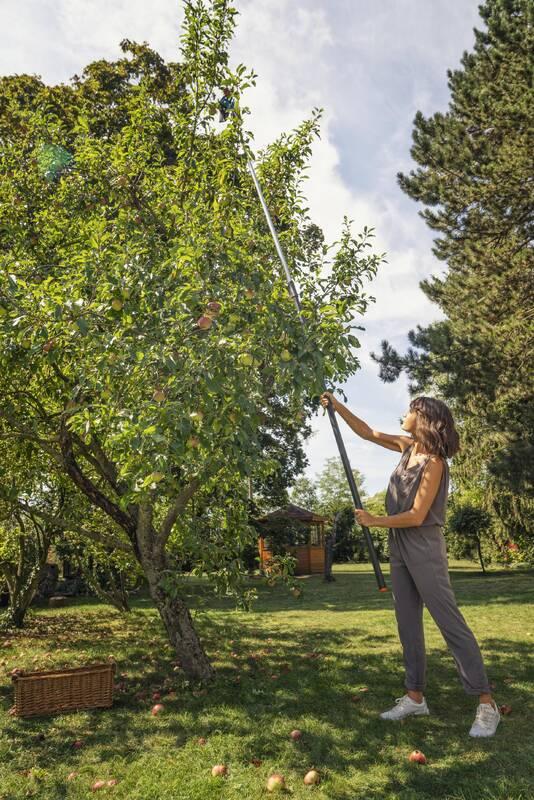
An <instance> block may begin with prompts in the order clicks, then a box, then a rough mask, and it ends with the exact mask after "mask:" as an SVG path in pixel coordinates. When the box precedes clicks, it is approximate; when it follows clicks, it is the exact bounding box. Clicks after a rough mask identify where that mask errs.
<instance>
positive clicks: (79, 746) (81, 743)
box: [72, 739, 83, 750]
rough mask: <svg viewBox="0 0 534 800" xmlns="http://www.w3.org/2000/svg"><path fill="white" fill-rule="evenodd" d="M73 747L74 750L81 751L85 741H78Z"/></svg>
mask: <svg viewBox="0 0 534 800" xmlns="http://www.w3.org/2000/svg"><path fill="white" fill-rule="evenodd" d="M72 747H73V749H74V750H81V749H82V747H83V741H82V740H81V739H76V740H75V741H74V742H73V743H72Z"/></svg>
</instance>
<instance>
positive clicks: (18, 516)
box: [0, 440, 68, 628]
mask: <svg viewBox="0 0 534 800" xmlns="http://www.w3.org/2000/svg"><path fill="white" fill-rule="evenodd" d="M0 454H1V466H0V472H1V475H0V584H3V585H5V587H6V589H7V591H8V594H9V605H8V609H7V614H6V615H4V625H5V626H7V627H9V626H10V625H13V626H15V627H16V628H22V627H23V625H24V620H25V617H26V613H27V611H28V608H29V607H30V605H31V603H32V601H33V599H34V597H35V594H36V592H37V588H38V585H39V578H40V575H41V571H42V568H43V566H44V565H45V564H46V561H47V557H48V552H49V549H50V546H51V544H52V543H53V541H54V540H55V539H56V538H57V536H58V534H59V533H60V531H61V529H60V528H59V527H58V526H57V525H55V524H54V522H53V520H54V518H55V517H56V516H58V515H61V514H62V513H63V512H64V511H65V510H66V500H67V494H68V493H67V491H66V489H65V487H64V486H62V485H61V482H60V481H56V482H55V483H53V482H52V481H51V480H50V465H49V464H47V461H48V458H47V457H46V455H45V456H44V457H43V454H42V453H39V451H38V450H37V449H36V448H35V447H33V445H32V444H31V443H28V442H22V443H21V442H18V441H16V440H15V441H9V442H6V441H5V440H4V441H2V440H0ZM43 514H44V515H45V517H46V519H43Z"/></svg>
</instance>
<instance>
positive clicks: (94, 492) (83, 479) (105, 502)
mask: <svg viewBox="0 0 534 800" xmlns="http://www.w3.org/2000/svg"><path fill="white" fill-rule="evenodd" d="M59 439H60V445H61V453H62V456H63V464H64V466H65V469H66V470H67V472H68V474H69V476H70V478H71V479H72V480H73V482H74V483H75V484H76V486H77V487H78V488H79V489H81V491H82V492H83V493H84V494H85V495H86V496H87V497H88V498H89V500H90V501H91V503H92V504H93V505H95V506H98V508H101V509H102V510H103V511H105V513H106V514H107V515H108V517H111V518H112V519H113V520H115V522H116V523H117V524H118V525H120V527H121V528H123V529H124V530H125V531H126V532H127V533H128V535H129V537H130V539H131V540H132V541H135V521H134V520H133V519H132V518H131V517H130V516H129V515H128V514H126V513H125V512H124V511H123V510H122V509H121V508H119V506H118V505H117V504H116V503H113V502H112V501H111V500H110V499H109V498H108V497H106V495H105V494H103V493H102V492H101V491H100V489H97V487H96V486H95V484H94V483H93V482H92V481H91V480H90V479H89V478H88V477H87V475H85V474H84V473H83V472H82V470H81V469H80V466H79V464H78V462H77V461H76V458H75V457H74V451H73V446H72V437H71V435H70V431H69V430H68V428H67V425H66V420H65V419H63V420H62V421H61V428H60V436H59Z"/></svg>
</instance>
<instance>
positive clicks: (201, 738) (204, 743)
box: [197, 736, 208, 747]
mask: <svg viewBox="0 0 534 800" xmlns="http://www.w3.org/2000/svg"><path fill="white" fill-rule="evenodd" d="M207 743H208V740H207V739H204V737H203V736H200V738H198V739H197V744H199V745H200V746H201V747H204V746H205V745H207Z"/></svg>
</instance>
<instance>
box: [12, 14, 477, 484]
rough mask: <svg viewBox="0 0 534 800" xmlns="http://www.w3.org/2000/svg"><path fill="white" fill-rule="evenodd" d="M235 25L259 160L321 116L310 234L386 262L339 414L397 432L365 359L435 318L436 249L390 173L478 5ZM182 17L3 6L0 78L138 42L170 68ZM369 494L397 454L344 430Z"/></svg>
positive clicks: (49, 75)
mask: <svg viewBox="0 0 534 800" xmlns="http://www.w3.org/2000/svg"><path fill="white" fill-rule="evenodd" d="M234 5H235V7H236V8H237V9H238V10H239V12H240V17H239V23H238V30H237V36H236V39H235V41H234V44H233V48H232V52H231V55H232V61H233V62H234V63H239V62H242V63H245V64H246V65H247V66H250V67H252V68H254V70H255V71H256V72H257V73H258V81H257V86H256V88H255V89H254V90H253V91H252V92H250V94H249V96H248V97H247V98H246V102H247V104H248V105H249V106H250V108H251V111H252V116H251V118H250V124H249V126H248V127H249V128H250V129H251V130H252V131H253V132H254V134H255V140H256V143H257V146H258V147H261V146H263V145H265V144H266V143H267V142H269V141H271V140H272V139H273V138H275V137H276V136H278V135H279V134H280V133H281V132H282V131H287V130H290V129H291V128H293V127H295V126H296V125H298V124H299V122H300V121H301V120H302V119H305V118H307V117H308V116H309V114H310V111H311V109H312V108H313V107H314V106H319V107H322V108H323V109H324V112H325V113H324V118H323V126H322V134H321V140H319V141H318V142H317V144H316V146H315V148H314V153H313V157H312V160H311V164H310V167H311V169H310V171H309V176H310V177H309V180H308V181H307V183H306V189H307V193H308V198H309V206H310V211H311V215H312V217H313V219H314V221H315V222H316V223H317V224H319V225H320V226H321V227H322V228H323V229H324V231H325V233H326V235H327V237H328V238H329V239H330V240H335V239H336V238H337V236H338V235H339V232H340V229H341V223H342V219H343V216H344V214H347V215H348V216H349V218H351V219H353V220H354V230H355V231H357V230H359V229H360V228H361V227H363V226H364V225H368V226H371V227H374V228H375V229H376V234H377V238H376V246H377V250H379V251H386V252H387V260H388V263H387V264H385V265H383V267H382V268H381V271H380V274H379V276H378V277H377V279H376V280H375V281H373V283H372V284H371V285H370V286H369V288H368V291H369V293H370V294H372V295H374V296H375V297H376V303H375V304H374V305H373V306H372V307H371V310H370V312H369V314H368V315H367V316H366V317H365V318H364V320H363V324H364V325H365V328H366V330H365V332H361V334H360V337H359V338H360V341H361V345H362V346H361V350H360V360H361V365H362V369H361V370H360V371H359V372H358V373H357V374H356V375H355V376H353V377H352V378H351V379H350V380H349V381H348V383H347V385H346V386H345V387H344V388H345V393H346V394H347V397H348V402H347V405H348V406H349V408H351V410H352V411H353V412H354V413H355V414H357V415H358V416H360V417H362V418H363V419H365V420H366V421H367V422H369V424H371V425H372V426H373V427H375V428H378V429H380V430H383V431H387V432H391V433H393V432H396V431H398V430H399V418H400V416H401V415H402V413H403V412H404V411H405V409H406V406H407V404H408V401H409V398H408V391H407V387H406V381H405V380H403V379H401V380H399V381H398V382H397V383H395V384H383V383H381V381H380V380H379V379H378V376H377V367H376V365H375V364H374V363H373V362H372V360H371V359H370V357H369V353H370V352H371V351H378V350H379V346H380V341H381V340H382V339H383V338H386V339H388V340H389V341H390V342H392V343H393V344H394V345H396V346H398V347H399V348H400V349H403V348H404V346H405V344H406V341H407V340H406V334H407V332H408V330H409V329H410V328H413V327H415V325H417V324H422V325H424V324H427V323H428V322H430V321H431V320H434V319H437V318H438V310H437V309H436V308H435V307H433V306H432V305H431V304H430V303H429V302H428V301H427V300H426V298H425V297H424V295H423V293H422V292H421V290H420V289H419V286H418V284H419V281H420V280H421V279H422V278H425V277H428V276H429V275H431V274H433V273H439V272H441V271H442V270H443V265H442V264H441V263H440V262H438V261H437V260H436V259H435V258H434V257H433V255H432V253H431V244H432V237H431V234H430V232H429V231H428V230H427V228H426V226H425V224H424V223H423V221H422V220H421V219H420V217H419V216H418V206H417V205H416V204H415V203H414V202H413V201H411V200H409V199H408V198H407V197H405V196H404V195H403V194H402V192H401V191H400V189H399V188H398V186H397V183H396V173H397V172H398V171H399V170H408V169H409V168H410V166H411V161H410V155H409V150H410V144H411V131H412V122H413V117H414V115H415V112H416V111H417V110H421V111H423V113H426V114H430V113H433V112H434V111H437V110H445V109H446V107H447V103H448V88H447V76H446V71H447V69H449V68H451V69H454V68H456V67H458V66H459V62H460V58H461V56H462V53H463V51H464V50H466V49H467V50H470V49H472V46H473V27H474V26H477V27H480V26H481V23H480V20H479V17H478V11H477V9H478V2H476V1H475V0H431V2H429V0H380V2H377V3H370V2H368V0H235V2H234ZM181 18H182V14H181V11H180V3H178V2H177V1H176V0H150V2H146V0H2V3H1V5H0V29H1V30H2V31H3V37H2V40H3V41H2V49H1V51H0V73H1V74H13V73H22V72H26V73H36V74H40V75H42V77H43V79H44V80H45V81H47V82H58V81H67V80H68V79H69V77H70V76H72V75H73V74H75V73H76V72H80V70H81V69H82V68H83V66H84V65H85V64H86V63H87V62H88V61H91V60H93V59H96V58H101V57H105V58H114V57H116V56H117V55H118V54H119V47H118V44H119V42H120V40H121V39H124V38H130V39H135V40H138V41H143V40H146V41H148V42H149V43H150V44H151V46H153V47H154V48H155V49H157V50H158V51H159V52H160V53H162V55H163V56H164V57H165V58H167V59H173V60H178V58H179V51H178V35H179V28H180V22H181ZM340 426H341V430H342V434H343V436H344V439H345V443H346V447H347V452H348V454H349V458H350V460H351V463H352V464H353V466H355V467H358V469H360V471H362V472H363V473H364V475H365V476H366V488H367V490H368V491H369V492H371V493H372V492H375V491H378V490H380V489H382V488H384V487H385V485H386V484H387V479H388V476H389V473H390V472H391V469H392V468H393V466H394V465H395V463H396V461H397V460H398V459H397V456H396V454H395V453H393V452H391V451H388V450H384V449H383V448H380V447H377V446H376V445H372V444H370V443H368V442H364V441H363V440H361V439H359V438H358V437H356V436H355V434H353V433H352V431H350V429H349V428H348V427H347V426H346V425H345V423H344V422H343V421H340ZM313 428H314V435H313V437H312V438H311V440H310V441H309V442H308V444H307V448H306V452H307V455H308V458H309V460H310V466H309V468H308V470H307V474H308V475H309V476H310V477H313V476H314V475H315V474H316V473H317V472H319V471H320V470H321V469H322V466H323V464H324V461H325V459H326V458H328V457H330V456H335V455H337V448H336V445H335V441H334V439H333V435H332V432H331V428H330V424H329V422H328V418H327V417H326V416H323V415H322V413H320V414H319V415H318V416H317V417H315V418H314V420H313Z"/></svg>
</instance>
